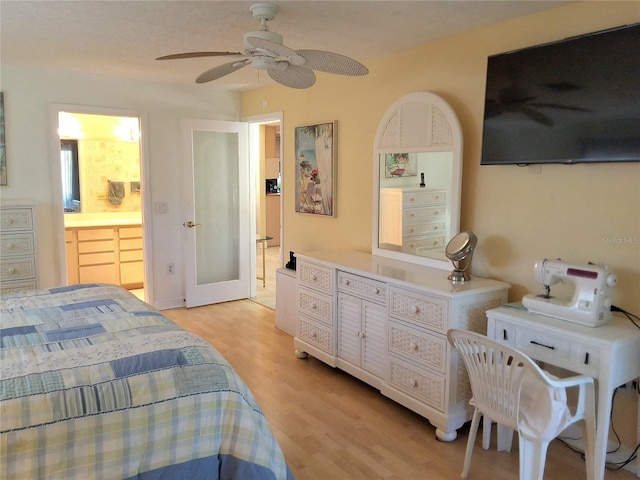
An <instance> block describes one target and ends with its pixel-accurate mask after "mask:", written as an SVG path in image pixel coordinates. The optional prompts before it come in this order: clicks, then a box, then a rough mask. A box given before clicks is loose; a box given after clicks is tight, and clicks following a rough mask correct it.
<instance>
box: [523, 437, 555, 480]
mask: <svg viewBox="0 0 640 480" xmlns="http://www.w3.org/2000/svg"><path fill="white" fill-rule="evenodd" d="M518 438H519V446H520V480H542V479H543V475H544V464H545V461H546V459H547V447H548V446H549V442H532V441H531V440H527V439H526V438H523V437H522V435H518Z"/></svg>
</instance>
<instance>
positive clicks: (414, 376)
mask: <svg viewBox="0 0 640 480" xmlns="http://www.w3.org/2000/svg"><path fill="white" fill-rule="evenodd" d="M389 358H390V361H391V365H390V370H389V384H390V385H391V386H393V387H395V388H397V389H398V390H401V391H403V392H405V393H407V394H408V395H411V396H412V397H415V398H417V399H418V400H420V401H422V402H424V403H426V404H427V405H429V406H431V407H433V408H435V409H436V410H439V411H441V412H444V405H445V403H444V399H445V386H446V382H445V377H443V376H439V375H436V374H433V373H430V372H427V371H425V370H422V369H420V368H417V367H415V366H413V365H411V364H410V363H407V362H405V361H403V360H401V359H399V358H397V357H396V356H394V355H392V356H390V357H389Z"/></svg>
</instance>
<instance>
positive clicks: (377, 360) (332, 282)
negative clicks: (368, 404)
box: [294, 251, 509, 440]
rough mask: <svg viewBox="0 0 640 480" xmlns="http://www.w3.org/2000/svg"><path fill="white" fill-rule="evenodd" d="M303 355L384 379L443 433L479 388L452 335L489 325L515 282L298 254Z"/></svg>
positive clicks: (375, 382)
mask: <svg viewBox="0 0 640 480" xmlns="http://www.w3.org/2000/svg"><path fill="white" fill-rule="evenodd" d="M297 263H298V288H297V295H298V306H297V310H298V321H297V333H296V336H295V338H294V346H295V348H296V354H297V355H298V357H300V358H304V357H305V356H306V355H307V354H310V355H313V356H314V357H316V358H318V359H319V360H322V361H323V362H325V363H327V364H329V365H331V366H333V367H337V368H340V369H341V370H344V371H346V372H348V373H350V374H351V375H353V376H355V377H357V378H359V379H360V380H362V381H364V382H366V383H368V384H370V385H372V386H373V387H375V388H378V389H379V390H380V392H381V393H382V394H384V395H386V396H387V397H389V398H391V399H393V400H395V401H397V402H398V403H400V404H402V405H404V406H406V407H407V408H409V409H411V410H413V411H415V412H417V413H419V414H420V415H422V416H424V417H426V418H427V419H429V421H430V422H431V423H432V424H433V425H434V426H435V427H436V434H437V436H438V438H439V439H441V440H453V439H454V438H456V435H457V434H456V430H457V429H458V428H460V427H461V426H462V425H463V424H464V422H466V421H467V420H469V419H470V418H471V413H472V410H471V408H470V406H469V405H468V401H469V399H470V398H471V388H470V386H469V381H468V378H467V375H466V371H465V369H464V365H463V364H462V363H461V362H458V358H457V354H456V352H455V349H453V348H452V347H451V346H450V345H449V343H448V341H447V338H446V332H447V330H448V329H450V328H464V329H469V330H473V331H478V332H481V333H485V332H486V311H487V310H489V309H492V308H496V307H499V306H500V305H502V304H503V303H504V302H506V300H507V291H508V288H509V284H506V283H503V282H498V281H494V280H488V279H482V278H473V279H472V280H471V281H469V282H465V284H462V285H460V284H458V285H454V284H452V283H451V282H449V281H448V280H447V276H448V272H447V271H444V270H442V271H441V270H437V269H433V268H429V267H423V266H416V265H412V264H407V263H404V262H399V261H395V260H390V259H387V258H382V257H376V256H373V255H370V254H366V253H362V252H353V251H322V252H312V253H309V254H298V255H297Z"/></svg>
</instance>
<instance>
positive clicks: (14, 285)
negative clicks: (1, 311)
mask: <svg viewBox="0 0 640 480" xmlns="http://www.w3.org/2000/svg"><path fill="white" fill-rule="evenodd" d="M36 286H37V285H36V281H35V280H33V279H31V280H17V281H15V282H5V281H2V282H1V283H0V293H3V294H4V293H17V292H24V291H25V290H35V289H36Z"/></svg>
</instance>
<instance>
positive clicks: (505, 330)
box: [502, 328, 509, 340]
mask: <svg viewBox="0 0 640 480" xmlns="http://www.w3.org/2000/svg"><path fill="white" fill-rule="evenodd" d="M502 339H503V340H509V338H508V335H507V329H506V328H503V329H502Z"/></svg>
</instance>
